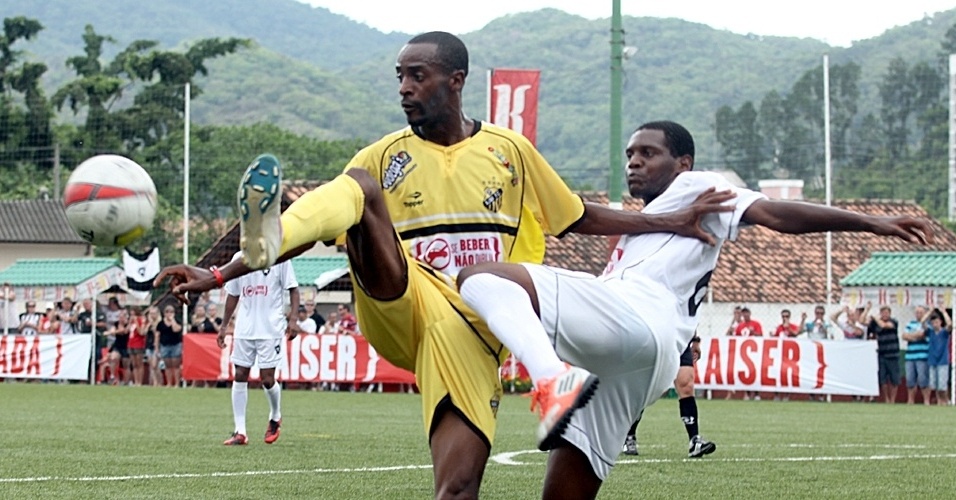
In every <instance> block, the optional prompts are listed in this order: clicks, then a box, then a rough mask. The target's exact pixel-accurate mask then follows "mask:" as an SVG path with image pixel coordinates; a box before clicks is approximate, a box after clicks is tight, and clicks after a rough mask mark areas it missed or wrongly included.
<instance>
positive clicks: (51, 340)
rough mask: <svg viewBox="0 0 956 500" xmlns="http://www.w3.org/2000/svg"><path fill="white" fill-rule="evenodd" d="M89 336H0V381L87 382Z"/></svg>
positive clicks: (90, 339)
mask: <svg viewBox="0 0 956 500" xmlns="http://www.w3.org/2000/svg"><path fill="white" fill-rule="evenodd" d="M91 342H92V335H91V334H88V333H81V334H76V335H0V378H36V379H62V380H87V379H88V378H89V373H90V372H89V370H90V354H91V353H92V352H93V346H92V343H91Z"/></svg>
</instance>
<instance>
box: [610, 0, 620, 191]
mask: <svg viewBox="0 0 956 500" xmlns="http://www.w3.org/2000/svg"><path fill="white" fill-rule="evenodd" d="M612 9H613V12H612V13H611V131H610V134H611V140H610V143H609V146H608V161H609V162H610V164H611V174H610V176H611V177H610V179H609V180H608V189H607V198H608V201H609V202H610V205H611V208H618V209H619V208H621V207H622V204H621V192H622V186H623V178H624V171H623V170H624V165H623V161H622V160H621V152H622V151H623V150H624V147H623V146H622V145H621V142H622V141H621V90H622V87H623V86H624V83H623V68H622V67H621V66H622V65H623V63H624V29H623V28H622V24H621V0H613V1H612Z"/></svg>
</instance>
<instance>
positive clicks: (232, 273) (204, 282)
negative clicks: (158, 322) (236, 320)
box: [153, 244, 312, 304]
mask: <svg viewBox="0 0 956 500" xmlns="http://www.w3.org/2000/svg"><path fill="white" fill-rule="evenodd" d="M310 248H312V244H308V245H303V246H300V247H298V248H294V249H292V250H289V251H288V252H286V253H284V254H282V255H281V256H280V257H279V259H278V260H277V261H276V262H283V261H286V260H289V259H291V258H293V257H295V256H297V255H299V254H301V253H303V252H305V251H307V250H308V249H310ZM252 271H254V269H251V268H249V267H248V266H246V265H245V264H243V263H242V259H236V260H234V261H232V262H230V263H228V264H226V265H225V266H223V267H221V268H219V272H220V273H222V281H223V283H225V282H226V281H229V280H231V279H235V278H238V277H240V276H245V275H247V274H249V273H250V272H252ZM166 279H169V286H170V288H171V289H172V294H173V296H174V297H176V299H177V300H179V301H180V302H182V303H183V304H189V297H188V296H187V295H186V294H188V293H202V292H206V291H209V290H212V289H215V288H219V287H220V286H221V284H220V283H219V282H218V280H217V279H216V275H215V274H213V272H212V271H211V270H209V269H204V268H201V267H196V266H189V265H186V264H176V265H174V266H167V267H164V268H163V269H162V271H160V272H159V274H158V275H157V276H156V279H154V280H153V286H159V285H161V284H162V283H163V282H164V281H166Z"/></svg>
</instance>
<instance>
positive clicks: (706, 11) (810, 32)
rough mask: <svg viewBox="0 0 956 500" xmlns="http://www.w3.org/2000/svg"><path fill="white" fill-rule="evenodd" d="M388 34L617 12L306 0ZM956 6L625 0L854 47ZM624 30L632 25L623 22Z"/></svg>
mask: <svg viewBox="0 0 956 500" xmlns="http://www.w3.org/2000/svg"><path fill="white" fill-rule="evenodd" d="M300 1H303V2H305V3H308V4H311V5H315V6H321V7H325V8H328V9H329V10H331V11H332V12H335V13H337V14H342V15H344V16H346V17H349V18H352V19H354V20H356V21H358V22H361V23H365V24H367V25H369V26H371V27H373V28H376V29H379V30H381V31H384V32H386V33H387V32H391V31H400V32H403V33H421V32H423V31H432V30H441V31H449V32H452V33H457V34H463V33H469V32H471V31H476V30H479V29H481V28H482V27H484V26H485V25H486V24H488V22H490V21H491V20H493V19H495V18H497V17H501V16H503V15H505V14H510V13H516V12H528V11H534V10H538V9H542V8H545V7H554V8H557V9H561V10H563V11H565V12H569V13H571V14H576V15H579V16H582V17H586V18H588V19H606V18H610V17H611V3H612V2H611V0H478V1H468V0H465V1H461V0H458V1H456V0H300ZM953 8H956V2H954V0H902V1H899V0H897V1H887V0H883V1H876V2H872V3H871V2H860V1H849V0H798V1H790V2H775V1H773V0H655V1H648V0H621V11H622V13H623V14H624V15H626V16H635V17H677V18H681V19H686V20H688V21H693V22H698V23H702V24H706V25H708V26H711V27H713V28H717V29H726V30H730V31H733V32H735V33H741V34H746V33H754V34H757V35H778V36H795V37H806V38H816V39H819V40H823V41H825V42H827V43H829V44H830V45H837V46H843V47H846V46H849V45H850V42H852V41H854V40H863V39H866V38H872V37H874V36H877V35H879V34H881V33H883V32H884V31H886V30H888V29H890V28H892V27H894V26H901V25H905V24H909V23H911V22H913V21H917V20H919V19H922V18H923V16H924V15H926V14H929V15H932V14H934V13H936V12H940V11H944V10H949V9H953ZM624 28H625V30H626V29H627V25H626V24H625V26H624Z"/></svg>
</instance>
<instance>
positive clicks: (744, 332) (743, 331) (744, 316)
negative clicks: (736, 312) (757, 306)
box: [734, 307, 763, 337]
mask: <svg viewBox="0 0 956 500" xmlns="http://www.w3.org/2000/svg"><path fill="white" fill-rule="evenodd" d="M734 335H736V336H738V337H762V336H763V325H761V324H760V322H759V321H757V320H755V319H753V318H751V317H750V309H749V308H747V307H741V308H740V323H738V324H737V328H735V329H734Z"/></svg>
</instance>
